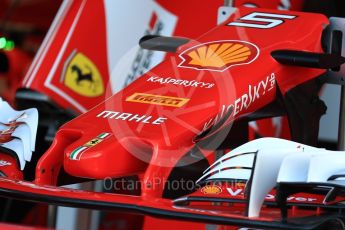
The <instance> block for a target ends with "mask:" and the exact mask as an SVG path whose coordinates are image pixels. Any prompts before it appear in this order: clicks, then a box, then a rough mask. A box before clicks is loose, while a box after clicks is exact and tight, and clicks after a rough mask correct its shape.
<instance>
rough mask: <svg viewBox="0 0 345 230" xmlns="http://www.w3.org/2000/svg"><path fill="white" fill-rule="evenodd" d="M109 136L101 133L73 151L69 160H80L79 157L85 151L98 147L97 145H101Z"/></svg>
mask: <svg viewBox="0 0 345 230" xmlns="http://www.w3.org/2000/svg"><path fill="white" fill-rule="evenodd" d="M110 136H111V134H110V133H101V134H100V135H98V136H97V137H95V138H93V139H92V140H90V141H88V142H87V143H85V144H84V145H83V146H79V147H77V148H76V149H74V150H73V151H72V153H71V155H70V159H71V160H80V157H81V155H82V154H83V152H85V151H86V150H87V149H89V148H91V147H93V146H95V145H98V144H99V143H101V142H102V141H103V140H105V139H107V138H108V137H110Z"/></svg>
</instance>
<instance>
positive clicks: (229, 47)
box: [179, 40, 259, 72]
mask: <svg viewBox="0 0 345 230" xmlns="http://www.w3.org/2000/svg"><path fill="white" fill-rule="evenodd" d="M258 56H259V48H258V47H257V46H256V45H254V44H252V43H250V42H245V41H237V40H227V41H213V42H208V43H204V44H201V45H197V46H194V47H192V48H189V49H187V50H185V51H183V52H182V53H181V54H180V58H181V59H182V62H181V63H180V64H179V67H183V68H192V69H197V70H210V71H219V72H222V71H224V70H227V69H228V68H230V67H232V66H236V65H244V64H249V63H251V62H253V61H254V60H255V59H256V58H257V57H258Z"/></svg>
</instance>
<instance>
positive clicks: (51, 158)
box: [0, 8, 328, 228]
mask: <svg viewBox="0 0 345 230" xmlns="http://www.w3.org/2000/svg"><path fill="white" fill-rule="evenodd" d="M253 12H259V13H269V14H272V13H274V14H279V15H285V16H286V15H289V16H293V18H292V19H286V20H283V21H284V22H283V23H281V24H279V25H277V26H276V27H274V28H269V29H255V28H243V27H235V26H229V25H228V24H229V23H231V22H233V21H239V18H241V17H243V16H245V15H249V14H251V13H253ZM327 24H328V19H327V18H325V17H324V16H322V15H317V14H307V13H298V12H290V11H286V12H284V13H282V12H281V11H272V10H263V9H260V10H259V9H249V8H239V9H238V10H237V11H236V13H235V14H234V16H233V17H232V18H230V19H229V20H228V21H226V22H225V23H223V24H222V25H220V26H218V27H216V28H215V29H214V30H212V31H211V32H209V33H207V34H205V35H204V36H202V37H201V38H200V39H198V41H190V42H189V43H187V44H185V45H183V46H181V47H179V49H178V50H177V53H176V54H175V55H172V56H170V58H169V59H167V60H165V61H164V62H162V63H161V64H159V65H158V66H157V67H155V68H153V69H152V70H150V71H149V72H148V73H146V74H145V75H143V76H142V77H140V78H139V79H138V80H136V81H135V82H134V83H133V84H131V85H130V86H128V87H126V88H125V89H124V90H122V91H121V92H119V93H117V94H115V95H113V96H111V95H110V94H111V93H110V90H109V89H108V91H107V92H108V95H107V96H109V98H108V99H107V100H106V101H105V102H104V103H101V104H100V105H98V106H96V107H95V108H93V109H91V110H90V111H89V112H87V113H85V114H83V115H81V116H79V117H78V118H76V119H74V120H72V121H70V122H69V123H67V124H65V125H64V126H63V127H62V128H61V129H60V130H59V132H58V133H57V135H56V138H55V140H54V143H53V145H52V146H51V148H50V149H49V150H48V151H47V152H46V153H45V154H44V155H43V156H42V158H41V159H40V161H39V163H38V165H37V169H36V180H35V181H34V182H33V183H30V182H23V181H14V180H9V179H5V178H0V191H1V193H2V195H6V196H15V197H17V198H18V197H19V198H22V197H26V198H27V199H29V200H40V201H46V202H49V201H50V200H51V199H54V202H56V203H59V204H64V205H70V204H71V203H73V204H74V205H80V206H83V205H85V204H86V205H85V206H87V207H96V208H97V207H102V208H110V209H116V208H119V209H127V210H132V211H137V212H142V213H148V214H151V215H163V216H170V217H173V218H175V217H176V218H180V219H192V220H199V221H203V220H205V219H204V218H206V219H207V218H211V219H212V221H211V222H213V223H215V222H216V221H217V220H219V221H220V222H221V223H226V224H229V223H230V224H235V225H245V224H246V223H248V222H246V221H250V222H251V223H252V224H253V225H255V224H257V225H256V226H268V225H270V226H273V227H274V226H275V224H278V222H279V221H280V212H279V210H278V209H274V208H268V209H263V210H262V213H261V214H262V215H261V217H260V218H251V219H249V218H247V217H245V216H244V213H245V210H244V209H245V208H244V207H245V205H243V204H235V205H233V206H229V207H220V208H219V209H217V211H214V210H213V209H212V207H208V206H207V205H204V204H196V206H194V207H193V208H189V207H180V206H176V205H174V203H173V202H172V201H171V200H167V199H163V198H162V193H163V190H164V185H165V184H164V183H158V184H156V183H155V180H156V178H160V180H161V181H160V182H162V181H163V182H164V181H167V179H168V177H169V175H170V173H171V171H172V169H173V168H174V167H176V166H177V165H178V164H180V163H181V162H180V160H181V159H182V158H183V157H184V156H185V155H186V154H187V153H188V152H190V151H191V150H192V149H198V150H199V151H200V152H201V153H202V154H203V157H204V158H211V156H210V154H209V153H211V152H212V151H211V150H205V149H202V147H201V146H199V145H198V143H197V138H196V137H197V136H198V135H199V134H201V133H203V131H205V130H208V129H209V128H210V127H213V126H216V125H217V124H218V123H219V122H220V121H221V120H222V118H224V117H226V115H229V117H226V122H225V124H224V126H225V125H227V124H230V123H231V122H232V121H234V120H237V119H240V118H242V117H245V116H246V115H248V114H251V113H253V112H255V111H257V110H260V109H261V108H263V107H265V106H266V105H269V104H270V103H271V102H273V101H274V100H275V99H276V96H277V93H278V90H280V92H281V93H282V94H283V95H284V94H285V93H286V92H288V91H289V90H290V89H292V88H294V87H296V86H298V85H300V84H302V83H304V82H306V81H308V80H311V79H313V78H316V77H318V76H319V75H320V74H322V73H324V72H325V70H320V69H310V68H302V67H291V66H283V65H281V64H279V63H278V62H277V61H275V59H273V58H272V57H271V55H270V54H271V52H272V51H274V50H280V49H292V50H303V51H310V52H317V53H322V52H323V50H322V48H321V34H322V31H323V29H324V27H325V26H326V25H327ZM282 36H283V37H282ZM216 43H217V44H218V43H223V44H227V43H232V44H238V45H244V46H247V45H248V46H250V47H257V55H251V54H253V52H255V49H250V51H248V50H247V51H246V52H250V54H248V55H247V57H248V59H246V61H247V62H245V63H243V60H242V59H240V60H237V59H236V58H233V59H236V60H237V61H234V60H233V59H231V61H234V62H227V63H226V64H224V66H218V69H217V70H216V71H215V69H211V70H210V68H208V67H207V66H206V64H205V62H203V61H200V62H199V63H198V64H195V63H196V62H197V61H196V58H193V57H192V60H189V62H185V63H184V64H183V65H182V63H183V62H184V59H183V58H182V57H184V56H183V55H188V54H191V53H190V52H193V51H196V50H197V51H198V55H199V57H202V58H201V59H205V60H208V59H207V58H210V57H212V52H211V53H207V52H206V51H207V49H209V48H210V47H211V45H214V44H216ZM199 48H202V49H203V51H202V50H199ZM205 50H206V51H205ZM244 53H245V52H244ZM228 54H229V55H230V53H228ZM203 55H205V56H203ZM192 56H193V55H192ZM237 58H238V56H237ZM241 58H243V56H241ZM225 59H226V60H225ZM192 61H193V63H192ZM223 61H229V60H228V59H227V58H224V60H223ZM212 63H217V64H219V60H212ZM212 63H211V64H209V65H213V64H212ZM229 63H232V64H229ZM239 63H241V65H237V64H239ZM196 66H199V67H197V68H196ZM187 67H188V68H187ZM138 94H139V95H141V97H136V96H138ZM147 95H149V98H147V97H146V96H147ZM168 98H169V99H168ZM146 99H147V100H146ZM172 105H173V106H172ZM228 108H232V113H231V114H228V113H226V111H225V110H226V109H228ZM224 126H222V127H224ZM198 159H200V158H198ZM194 160H195V159H194ZM182 163H184V164H188V162H182ZM61 167H63V168H64V170H65V171H66V172H68V173H69V174H71V175H73V176H75V177H83V178H92V179H103V178H106V177H111V178H112V177H121V176H131V175H138V176H139V179H140V181H141V184H142V187H141V196H140V197H136V196H126V195H119V194H108V193H96V192H88V191H79V190H71V189H63V188H57V187H55V185H56V182H57V177H58V174H59V171H60V169H61ZM199 195H200V194H199ZM301 196H302V198H303V197H304V195H301ZM313 199H317V198H314V197H313ZM297 201H298V200H297ZM317 201H319V200H317ZM290 212H291V213H292V215H293V216H297V217H304V216H310V215H314V214H315V211H314V210H310V211H309V210H294V209H293V210H290ZM187 214H188V215H187ZM222 218H225V219H222ZM207 220H209V219H207ZM217 223H218V222H217ZM262 223H264V224H263V225H260V224H262ZM279 223H280V222H279ZM277 226H278V225H277ZM285 227H287V228H288V227H291V228H293V227H295V228H296V226H292V225H291V226H290V225H286V226H285Z"/></svg>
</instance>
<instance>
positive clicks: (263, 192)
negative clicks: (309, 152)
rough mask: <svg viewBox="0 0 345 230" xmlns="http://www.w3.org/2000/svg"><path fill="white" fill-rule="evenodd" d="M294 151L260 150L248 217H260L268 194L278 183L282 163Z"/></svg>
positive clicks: (253, 179)
mask: <svg viewBox="0 0 345 230" xmlns="http://www.w3.org/2000/svg"><path fill="white" fill-rule="evenodd" d="M295 153H297V154H301V153H300V152H292V151H272V150H262V151H261V150H260V151H259V152H258V154H257V156H256V163H255V170H254V173H253V178H252V186H251V189H250V196H249V207H248V217H258V216H259V214H260V209H261V206H262V204H263V202H264V200H265V197H266V196H267V194H268V193H269V192H270V191H271V190H272V189H273V188H274V186H275V185H276V183H277V177H278V173H279V169H280V165H281V163H282V161H283V159H284V157H285V156H286V155H288V154H295Z"/></svg>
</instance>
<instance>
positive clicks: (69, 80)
mask: <svg viewBox="0 0 345 230" xmlns="http://www.w3.org/2000/svg"><path fill="white" fill-rule="evenodd" d="M61 81H62V82H63V83H64V85H65V86H67V87H68V88H69V89H71V90H72V91H73V92H75V93H77V94H79V95H82V96H85V97H98V96H101V95H103V93H104V83H103V79H102V76H101V74H100V72H99V70H98V68H97V66H96V65H95V64H94V63H93V62H92V61H91V60H90V59H89V58H88V57H87V56H86V55H84V54H83V53H81V52H77V51H76V50H74V51H73V52H72V54H71V55H70V57H69V60H68V61H67V62H66V64H65V66H64V73H63V75H62V78H61Z"/></svg>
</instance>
